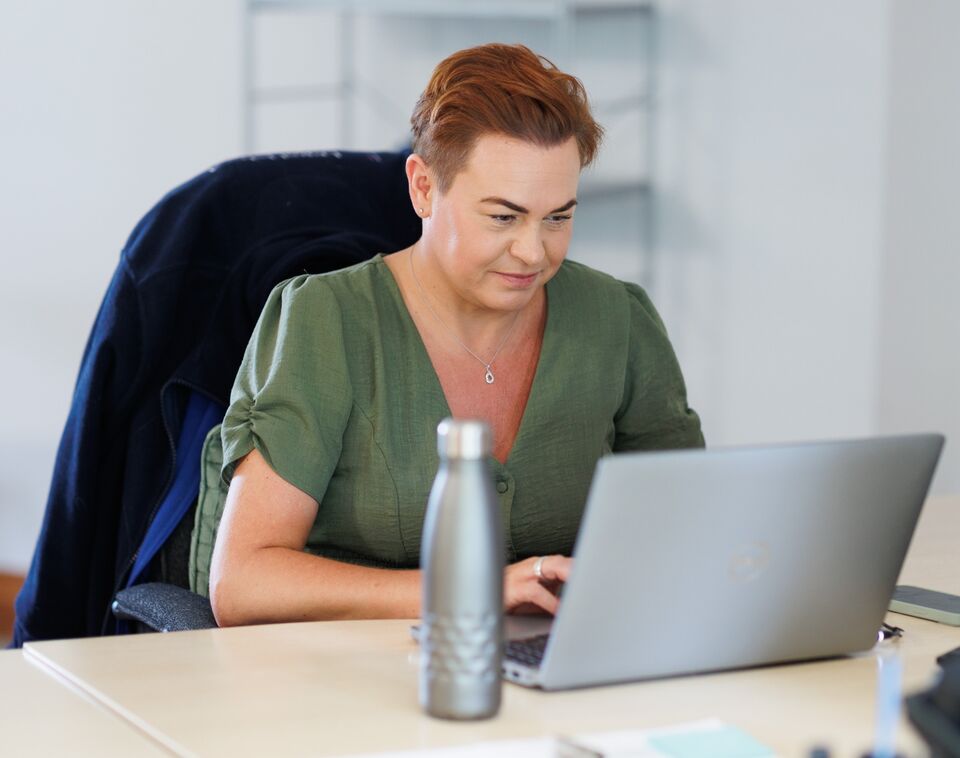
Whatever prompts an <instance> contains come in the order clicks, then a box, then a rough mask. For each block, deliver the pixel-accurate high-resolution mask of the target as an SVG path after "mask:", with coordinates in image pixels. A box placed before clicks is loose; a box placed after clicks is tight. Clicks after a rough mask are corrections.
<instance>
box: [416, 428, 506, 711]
mask: <svg viewBox="0 0 960 758" xmlns="http://www.w3.org/2000/svg"><path fill="white" fill-rule="evenodd" d="M437 450H438V452H439V453H440V467H439V470H438V471H437V478H436V479H435V480H434V483H433V488H432V489H431V490H430V499H429V500H428V502H427V513H426V518H425V519H424V523H423V540H422V544H421V551H420V558H421V560H420V563H421V568H422V569H423V589H422V614H423V618H422V624H421V637H420V642H421V647H422V650H421V655H422V658H421V664H420V704H421V706H422V707H423V708H424V710H426V712H427V713H429V714H430V715H431V716H438V717H440V718H449V719H481V718H488V717H490V716H493V715H495V714H496V713H497V711H498V710H499V709H500V687H501V682H500V664H501V659H502V656H503V620H502V619H503V562H504V551H503V528H502V526H501V523H500V507H499V504H498V502H497V497H496V495H495V494H494V492H493V483H492V481H491V472H490V468H489V463H488V461H487V459H488V457H489V455H490V450H491V438H490V428H489V427H488V426H487V425H486V424H485V423H484V422H482V421H459V420H457V421H455V420H454V419H449V418H448V419H444V420H443V421H441V422H440V424H439V426H438V427H437Z"/></svg>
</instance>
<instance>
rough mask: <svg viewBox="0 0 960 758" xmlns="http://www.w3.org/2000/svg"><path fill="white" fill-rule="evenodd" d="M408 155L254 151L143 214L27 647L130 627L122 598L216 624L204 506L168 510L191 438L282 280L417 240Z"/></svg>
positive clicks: (37, 582) (77, 437) (78, 440)
mask: <svg viewBox="0 0 960 758" xmlns="http://www.w3.org/2000/svg"><path fill="white" fill-rule="evenodd" d="M405 158H406V153H403V152H397V153H339V152H332V153H298V154H285V155H265V156H255V157H249V158H240V159H237V160H232V161H228V162H226V163H223V164H220V165H218V166H215V167H213V168H211V169H209V170H208V171H206V172H204V173H203V174H200V175H199V176H197V177H195V178H194V179H192V180H190V181H188V182H186V183H185V184H183V185H181V186H180V187H178V188H176V189H175V190H173V191H172V192H171V193H169V194H168V195H167V196H166V197H164V198H163V199H162V200H161V201H160V202H159V203H158V204H157V205H156V206H155V207H154V208H153V210H151V211H150V213H148V214H147V215H146V216H145V217H144V219H143V220H142V221H141V222H140V223H139V224H138V225H137V227H136V228H135V229H134V231H133V233H132V235H131V237H130V239H129V241H128V243H127V245H126V246H125V248H124V250H123V252H122V254H121V258H120V263H119V265H118V267H117V270H116V272H115V274H114V277H113V279H112V281H111V283H110V286H109V288H108V290H107V293H106V296H105V297H104V300H103V303H102V305H101V308H100V312H99V313H98V315H97V319H96V322H95V324H94V327H93V330H92V332H91V334H90V338H89V340H88V343H87V346H86V350H85V352H84V356H83V360H82V363H81V367H80V373H79V377H78V380H77V385H76V388H75V392H74V397H73V401H72V405H71V409H70V415H69V417H68V419H67V423H66V427H65V429H64V433H63V437H62V439H61V442H60V447H59V450H58V453H57V459H56V463H55V469H54V474H53V479H52V482H51V488H50V494H49V497H48V501H47V509H46V513H45V516H44V521H43V526H42V530H41V534H40V537H39V539H38V542H37V546H36V549H35V551H34V557H33V561H32V564H31V567H30V571H29V573H28V575H27V579H26V582H25V584H24V588H23V590H22V591H21V593H20V595H19V596H18V598H17V602H16V614H17V618H16V624H15V629H14V641H13V644H14V645H17V646H19V645H21V644H23V642H26V641H29V640H32V639H51V638H59V637H81V636H92V635H98V634H111V633H117V632H122V631H129V630H130V628H131V626H133V625H128V624H125V625H119V626H118V624H117V622H116V620H115V618H114V616H113V615H112V614H111V610H112V609H115V613H116V614H117V618H119V619H122V620H124V621H128V620H131V621H134V622H135V623H136V625H139V628H149V629H155V630H173V629H185V628H198V627H202V626H209V625H211V624H212V623H213V617H212V614H211V613H210V608H209V603H208V602H207V601H206V599H205V598H200V597H199V596H196V595H193V594H192V593H189V592H188V591H187V590H186V589H185V586H186V583H185V570H184V565H185V561H186V560H187V549H186V547H185V546H186V544H187V541H188V539H189V533H190V528H191V526H192V518H191V515H190V507H189V506H190V503H189V501H187V502H186V507H184V500H183V497H180V501H179V503H178V504H177V505H176V508H174V516H173V518H169V516H170V509H169V506H168V504H169V501H170V500H171V499H173V500H176V499H177V497H175V496H176V495H178V492H177V490H178V488H179V495H181V496H182V495H183V493H184V492H189V490H190V485H191V482H190V477H191V475H192V474H191V470H190V469H191V467H190V465H188V464H189V462H190V459H191V455H192V452H191V451H192V450H193V449H195V445H196V442H197V436H198V434H200V433H201V431H202V430H203V426H204V425H205V424H206V425H207V428H209V426H212V424H210V423H209V422H210V421H211V420H212V419H217V418H218V414H219V416H222V413H223V409H224V408H225V407H226V405H227V403H228V400H229V393H230V388H231V386H232V384H233V379H234V377H235V375H236V372H237V369H238V367H239V364H240V359H241V358H242V355H243V351H244V348H245V346H246V342H247V340H248V339H249V336H250V333H251V332H252V330H253V326H254V324H255V323H256V319H257V317H258V316H259V313H260V310H261V308H262V307H263V303H264V302H265V301H266V298H267V295H268V294H269V292H270V290H271V289H272V288H273V287H274V286H275V285H276V284H277V283H278V282H280V281H283V280H284V279H287V278H289V277H291V276H295V275H297V274H301V273H305V272H306V273H320V272H325V271H331V270H334V269H338V268H342V267H344V266H348V265H351V264H354V263H357V262H359V261H362V260H365V259H367V258H369V257H370V256H372V255H373V254H375V253H377V252H391V251H393V250H399V249H401V248H404V247H407V246H409V245H410V244H412V243H413V242H415V241H416V240H417V239H418V238H419V236H420V230H421V229H420V220H419V218H418V217H417V215H416V214H415V213H414V212H413V209H412V208H411V206H410V201H409V197H408V194H407V186H406V177H405V173H404V162H405ZM191 424H193V425H194V426H195V428H191V427H190V425H191ZM204 433H205V432H204ZM194 457H195V456H194ZM195 492H196V487H195V486H194V494H195ZM164 519H166V522H164ZM161 522H164V523H161ZM160 527H162V528H160ZM131 577H135V583H136V584H140V583H143V585H144V586H133V587H128V584H130V582H131ZM154 580H156V581H154ZM114 600H115V602H114Z"/></svg>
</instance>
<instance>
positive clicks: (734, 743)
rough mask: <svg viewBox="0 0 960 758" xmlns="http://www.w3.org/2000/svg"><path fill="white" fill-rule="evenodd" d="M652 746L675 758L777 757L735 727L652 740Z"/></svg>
mask: <svg viewBox="0 0 960 758" xmlns="http://www.w3.org/2000/svg"><path fill="white" fill-rule="evenodd" d="M650 746H651V747H653V748H656V749H657V750H658V751H660V752H661V753H663V754H664V755H668V756H671V758H708V757H709V758H768V756H773V755H775V753H774V752H773V750H771V749H770V748H768V747H767V746H766V745H764V744H762V743H760V742H757V741H756V740H755V739H754V738H753V737H751V736H750V735H749V734H747V733H746V732H744V731H743V730H742V729H738V728H737V727H735V726H721V727H718V728H716V729H696V730H693V731H689V732H678V733H676V734H667V735H663V736H660V737H651V738H650Z"/></svg>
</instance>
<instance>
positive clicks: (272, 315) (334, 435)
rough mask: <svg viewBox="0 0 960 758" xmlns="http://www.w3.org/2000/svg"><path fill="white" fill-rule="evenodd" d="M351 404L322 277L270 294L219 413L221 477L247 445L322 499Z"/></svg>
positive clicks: (334, 309)
mask: <svg viewBox="0 0 960 758" xmlns="http://www.w3.org/2000/svg"><path fill="white" fill-rule="evenodd" d="M352 404H353V399H352V394H351V386H350V381H349V370H348V366H347V359H346V348H345V345H344V336H343V328H342V318H341V314H340V308H339V305H338V303H337V299H336V297H335V295H334V294H333V292H332V291H331V290H330V288H329V287H328V285H326V284H325V283H324V281H323V277H317V276H300V277H296V278H294V279H291V280H289V281H287V282H284V283H282V284H280V285H278V286H277V287H276V288H275V289H274V290H273V292H271V293H270V296H269V298H268V299H267V302H266V304H265V305H264V308H263V312H262V313H261V315H260V319H259V321H258V322H257V326H256V328H255V329H254V331H253V334H252V336H251V337H250V342H249V344H248V345H247V350H246V353H245V354H244V356H243V361H242V362H241V364H240V370H239V372H238V373H237V378H236V381H235V382H234V385H233V390H232V392H231V393H230V407H229V408H228V409H227V412H226V415H225V416H224V420H223V426H222V429H221V435H222V440H223V469H222V477H223V480H224V482H225V483H227V484H229V482H230V479H231V478H232V476H233V472H234V469H235V468H236V466H237V464H238V463H239V461H240V460H241V459H242V458H243V457H244V456H246V455H247V454H248V453H250V451H252V450H253V449H254V448H255V449H257V450H258V451H259V452H260V454H261V455H262V456H263V457H264V459H265V460H266V462H267V463H268V464H269V465H270V467H271V468H272V469H273V470H274V471H276V472H277V474H278V475H279V476H281V477H282V478H283V479H284V480H286V481H287V482H289V483H290V484H292V485H293V486H295V487H297V488H298V489H300V490H302V491H303V492H305V493H307V494H308V495H310V496H311V497H312V498H313V499H314V500H316V501H317V502H318V503H319V502H320V501H322V500H323V495H324V493H325V492H326V489H327V484H328V483H329V481H330V477H331V476H332V475H333V472H334V470H335V468H336V465H337V462H338V461H339V459H340V453H341V450H342V440H343V431H344V429H345V428H346V425H347V420H348V419H349V415H350V410H351V408H352Z"/></svg>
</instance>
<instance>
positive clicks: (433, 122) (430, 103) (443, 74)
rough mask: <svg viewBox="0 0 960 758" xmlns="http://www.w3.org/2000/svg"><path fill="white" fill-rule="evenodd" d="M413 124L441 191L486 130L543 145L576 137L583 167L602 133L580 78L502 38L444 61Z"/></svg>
mask: <svg viewBox="0 0 960 758" xmlns="http://www.w3.org/2000/svg"><path fill="white" fill-rule="evenodd" d="M410 124H411V126H412V128H413V150H414V152H416V153H417V154H418V155H420V156H421V157H422V158H423V160H424V162H425V163H426V164H427V165H428V166H429V167H430V168H431V169H432V170H433V171H434V172H435V174H436V176H437V183H438V185H439V190H440V191H441V192H446V191H447V189H449V188H450V185H451V184H452V183H453V180H454V178H455V177H456V175H457V174H458V173H459V172H460V170H461V169H463V167H464V166H465V165H466V163H467V160H468V159H469V157H470V152H471V151H472V150H473V147H474V145H475V144H476V142H477V140H478V139H479V138H480V137H482V136H483V135H485V134H502V135H504V136H507V137H513V138H515V139H520V140H524V141H525V142H530V143H532V144H534V145H539V146H542V147H555V146H556V145H560V144H563V143H564V142H566V141H567V140H569V139H571V138H573V139H575V140H576V141H577V148H578V150H579V152H580V166H581V168H582V167H584V166H587V165H589V164H590V163H591V162H592V161H593V159H594V157H596V154H597V149H598V148H599V146H600V140H601V139H602V137H603V128H602V127H601V126H600V125H599V124H598V123H597V122H596V121H594V120H593V116H592V115H591V113H590V106H589V104H588V102H587V92H586V90H585V89H584V87H583V84H582V83H581V82H580V80H579V79H577V78H576V77H575V76H571V75H570V74H565V73H564V72H563V71H561V70H560V69H558V68H557V67H556V66H554V65H553V64H552V63H551V62H550V61H548V60H547V59H546V58H544V57H543V56H541V55H537V54H536V53H534V52H533V51H532V50H530V49H529V48H528V47H525V46H524V45H503V44H497V43H494V44H489V45H481V46H479V47H471V48H468V49H466V50H460V51H459V52H456V53H454V54H453V55H451V56H449V57H448V58H446V59H444V60H443V61H441V62H440V64H439V65H438V66H437V67H436V68H435V69H434V71H433V75H432V76H431V77H430V82H429V83H428V84H427V88H426V89H425V90H424V91H423V94H422V95H420V99H419V100H418V101H417V105H416V107H415V108H414V109H413V115H412V116H411V117H410Z"/></svg>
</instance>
